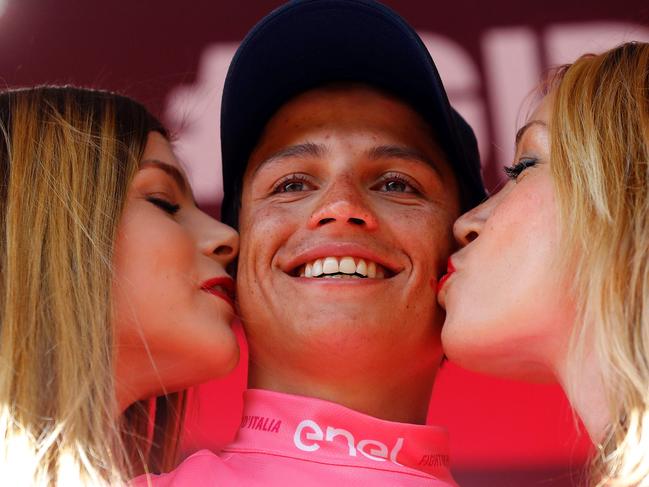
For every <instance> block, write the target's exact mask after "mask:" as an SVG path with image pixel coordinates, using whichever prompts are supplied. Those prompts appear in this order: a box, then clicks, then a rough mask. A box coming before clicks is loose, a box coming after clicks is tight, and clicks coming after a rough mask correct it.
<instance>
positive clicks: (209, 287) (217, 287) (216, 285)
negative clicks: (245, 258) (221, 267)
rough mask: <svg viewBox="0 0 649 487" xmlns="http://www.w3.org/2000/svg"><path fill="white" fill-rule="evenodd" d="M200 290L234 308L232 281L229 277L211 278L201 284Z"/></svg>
mask: <svg viewBox="0 0 649 487" xmlns="http://www.w3.org/2000/svg"><path fill="white" fill-rule="evenodd" d="M201 290H202V291H205V292H207V293H210V294H212V295H214V296H216V297H219V298H221V299H223V300H224V301H226V302H227V303H228V304H229V305H230V306H232V308H234V280H233V279H232V278H231V277H213V278H212V279H208V280H207V281H205V282H204V283H203V284H201Z"/></svg>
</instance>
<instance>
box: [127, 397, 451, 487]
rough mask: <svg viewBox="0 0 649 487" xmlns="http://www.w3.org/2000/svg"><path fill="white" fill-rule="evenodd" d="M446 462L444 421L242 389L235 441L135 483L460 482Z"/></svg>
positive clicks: (440, 485) (438, 485) (442, 486)
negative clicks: (423, 421)
mask: <svg viewBox="0 0 649 487" xmlns="http://www.w3.org/2000/svg"><path fill="white" fill-rule="evenodd" d="M448 464H449V455H448V434H447V432H446V430H445V429H443V428H440V427H437V426H423V425H415V424H406V423H394V422H390V421H384V420H381V419H377V418H373V417H371V416H367V415H365V414H362V413H359V412H356V411H352V410H351V409H348V408H346V407H343V406H340V405H339V404H334V403H331V402H327V401H322V400H319V399H313V398H308V397H301V396H294V395H288V394H280V393H277V392H271V391H265V390H259V389H257V390H249V391H246V392H245V393H244V411H243V420H242V422H241V429H240V430H239V432H238V434H237V438H236V440H235V441H234V443H232V444H230V445H228V446H227V447H225V448H224V449H223V450H222V451H221V452H220V453H219V454H215V453H212V452H210V451H207V450H201V451H199V452H197V453H194V454H193V455H192V456H190V457H189V458H187V459H186V460H185V461H184V462H183V463H182V464H180V466H179V467H178V468H176V469H175V470H174V471H172V472H171V473H168V474H164V475H159V476H156V475H151V476H149V477H146V476H141V477H138V478H137V479H135V480H134V481H133V485H134V486H136V487H144V486H146V485H152V486H155V487H163V486H172V485H173V486H210V485H215V486H217V485H218V486H265V487H272V486H282V487H286V486H288V485H290V486H319V485H322V486H359V487H368V486H370V485H371V486H385V487H388V486H390V487H393V486H396V485H398V486H404V487H411V486H412V487H415V486H424V485H425V486H428V487H449V486H452V487H457V484H456V483H455V481H454V480H453V478H452V477H451V472H450V471H449V468H448ZM147 480H148V481H149V482H147Z"/></svg>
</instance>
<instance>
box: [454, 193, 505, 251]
mask: <svg viewBox="0 0 649 487" xmlns="http://www.w3.org/2000/svg"><path fill="white" fill-rule="evenodd" d="M494 203H495V197H493V196H492V197H491V198H489V199H488V200H487V201H485V202H484V203H482V204H481V205H479V206H476V207H475V208H473V209H472V210H469V211H467V212H466V213H465V214H463V215H462V216H460V218H458V219H457V220H456V221H455V223H454V224H453V235H454V236H455V240H457V242H458V243H459V244H460V245H461V246H462V247H464V246H466V245H468V244H470V243H471V242H473V241H474V240H475V239H476V238H478V236H479V235H480V233H481V232H482V228H483V227H484V224H485V222H486V221H487V219H488V218H489V215H491V212H492V210H493V207H494Z"/></svg>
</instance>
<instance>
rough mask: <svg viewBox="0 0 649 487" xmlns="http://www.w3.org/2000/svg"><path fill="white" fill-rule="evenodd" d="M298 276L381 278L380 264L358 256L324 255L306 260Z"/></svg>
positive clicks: (382, 273)
mask: <svg viewBox="0 0 649 487" xmlns="http://www.w3.org/2000/svg"><path fill="white" fill-rule="evenodd" d="M300 277H339V278H345V277H368V278H370V279H383V278H384V277H385V271H384V269H383V267H382V266H380V265H377V264H376V262H372V261H371V260H365V259H360V258H358V257H356V258H355V257H325V258H323V259H316V260H314V261H312V262H308V263H307V264H306V265H304V266H302V268H301V269H300Z"/></svg>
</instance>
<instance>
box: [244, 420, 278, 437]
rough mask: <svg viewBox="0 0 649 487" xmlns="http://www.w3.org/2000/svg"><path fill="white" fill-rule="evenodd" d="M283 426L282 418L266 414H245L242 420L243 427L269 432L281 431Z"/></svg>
mask: <svg viewBox="0 0 649 487" xmlns="http://www.w3.org/2000/svg"><path fill="white" fill-rule="evenodd" d="M281 426H282V420H281V419H276V418H266V417H264V416H244V417H243V419H242V420H241V428H248V429H251V430H261V431H268V432H269V433H279V428H280V427H281Z"/></svg>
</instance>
